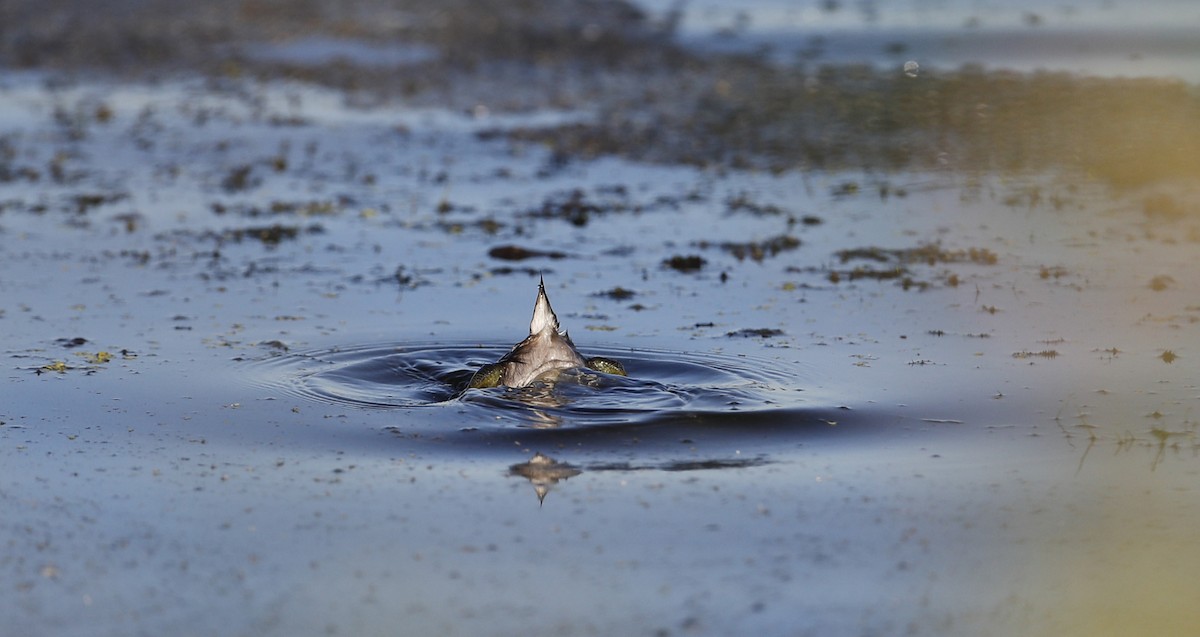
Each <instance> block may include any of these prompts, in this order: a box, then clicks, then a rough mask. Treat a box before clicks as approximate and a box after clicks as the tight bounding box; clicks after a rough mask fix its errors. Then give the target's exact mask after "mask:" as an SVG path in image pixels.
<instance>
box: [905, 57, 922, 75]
mask: <svg viewBox="0 0 1200 637" xmlns="http://www.w3.org/2000/svg"><path fill="white" fill-rule="evenodd" d="M920 72H921V65H920V64H917V61H916V60H909V61H907V62H905V63H904V74H905V75H907V76H909V77H916V76H917V73H920Z"/></svg>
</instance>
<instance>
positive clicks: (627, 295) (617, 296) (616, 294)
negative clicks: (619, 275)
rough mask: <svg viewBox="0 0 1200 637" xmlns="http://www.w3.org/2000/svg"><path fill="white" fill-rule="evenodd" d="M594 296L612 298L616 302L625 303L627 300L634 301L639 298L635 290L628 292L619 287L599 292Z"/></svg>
mask: <svg viewBox="0 0 1200 637" xmlns="http://www.w3.org/2000/svg"><path fill="white" fill-rule="evenodd" d="M593 296H603V297H607V298H610V299H612V300H614V301H625V300H627V299H632V298H633V297H635V296H637V292H634V291H633V290H627V289H625V288H623V287H621V286H619V285H618V286H617V287H615V288H613V289H611V290H605V291H603V292H597V293H595V294H594V295H593Z"/></svg>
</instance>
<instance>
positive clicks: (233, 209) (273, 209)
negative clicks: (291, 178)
mask: <svg viewBox="0 0 1200 637" xmlns="http://www.w3.org/2000/svg"><path fill="white" fill-rule="evenodd" d="M347 203H348V202H345V201H336V202H335V201H331V200H328V199H311V200H308V201H282V200H275V201H272V202H271V203H269V204H267V205H266V206H256V205H252V204H225V203H221V202H214V203H213V204H212V205H211V206H210V207H211V209H212V211H213V213H214V214H218V215H224V214H232V215H236V216H239V217H271V216H276V215H298V216H301V217H327V216H331V215H335V214H337V213H339V212H341V210H342V207H343V206H344V205H346V204H347Z"/></svg>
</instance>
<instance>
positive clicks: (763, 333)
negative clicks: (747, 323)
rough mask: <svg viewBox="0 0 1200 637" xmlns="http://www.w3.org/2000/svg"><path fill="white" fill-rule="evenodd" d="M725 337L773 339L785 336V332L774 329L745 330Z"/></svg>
mask: <svg viewBox="0 0 1200 637" xmlns="http://www.w3.org/2000/svg"><path fill="white" fill-rule="evenodd" d="M725 336H733V337H742V338H752V337H758V338H772V337H775V336H783V330H779V329H775V328H773V327H758V328H743V329H740V330H736V331H733V332H726V333H725Z"/></svg>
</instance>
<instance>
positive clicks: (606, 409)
mask: <svg viewBox="0 0 1200 637" xmlns="http://www.w3.org/2000/svg"><path fill="white" fill-rule="evenodd" d="M508 348H509V347H508V345H490V344H489V345H468V344H367V345H358V346H353V347H346V348H335V349H325V350H317V351H309V352H296V353H291V354H287V355H282V356H277V357H273V358H270V359H267V360H263V361H257V362H255V363H253V364H252V365H251V379H252V382H254V383H255V384H258V385H260V386H265V387H268V388H272V389H276V390H279V391H282V392H284V393H286V394H289V395H293V396H299V397H302V398H305V399H309V400H315V401H319V402H322V403H326V404H332V405H347V406H353V407H359V408H368V409H429V408H443V409H446V408H450V409H453V410H454V414H455V417H454V419H455V421H456V422H458V423H461V424H463V426H470V427H472V428H475V427H479V428H500V429H506V428H513V427H516V428H530V427H533V428H568V427H570V428H578V427H592V426H602V425H629V424H646V423H656V422H666V421H677V420H679V419H681V418H684V419H692V418H710V419H711V418H720V417H721V416H738V417H749V416H751V415H757V416H759V417H761V416H770V415H774V416H784V415H786V414H787V413H788V412H792V411H794V410H797V409H801V408H805V407H807V408H812V407H814V405H813V403H812V402H810V399H809V398H808V396H807V395H806V394H805V391H804V389H803V385H804V384H805V381H806V380H808V379H807V377H808V376H809V375H810V374H811V371H810V370H804V369H802V368H801V367H800V366H799V365H797V364H794V363H784V362H780V361H776V360H769V359H760V358H751V357H744V356H728V355H722V354H695V353H685V352H669V351H661V350H647V349H637V350H630V349H622V348H603V347H600V348H597V347H589V348H588V352H587V353H588V354H589V355H601V356H606V357H609V358H615V359H617V360H620V361H621V362H622V363H624V365H625V367H626V369H627V370H628V372H629V377H627V378H623V377H619V376H610V375H606V374H599V373H596V372H592V371H590V370H586V369H582V370H574V371H571V372H566V373H564V375H563V376H562V377H561V378H560V380H559V382H556V383H553V384H543V383H536V384H534V385H531V386H529V387H523V388H516V389H514V388H506V387H498V388H492V389H482V390H481V389H472V390H469V391H468V390H466V386H467V383H468V382H469V380H470V378H471V374H472V373H474V371H475V370H476V369H478V368H479V366H480V365H483V364H485V363H489V362H494V361H496V360H497V359H499V358H500V357H501V356H503V355H504V353H506V352H507V351H508Z"/></svg>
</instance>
